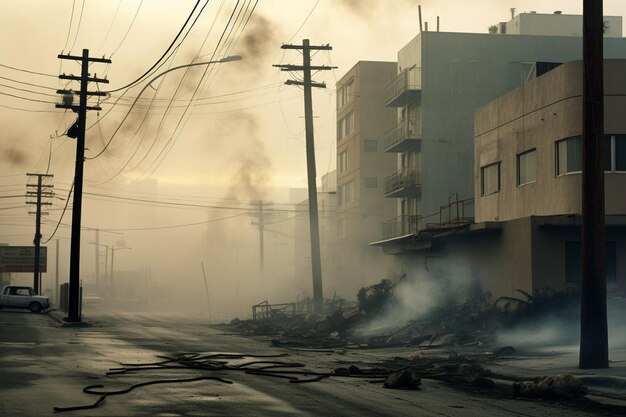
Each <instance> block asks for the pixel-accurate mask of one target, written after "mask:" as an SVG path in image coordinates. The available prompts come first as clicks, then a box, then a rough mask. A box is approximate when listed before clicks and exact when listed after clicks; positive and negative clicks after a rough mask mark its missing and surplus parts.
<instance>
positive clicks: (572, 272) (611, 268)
mask: <svg viewBox="0 0 626 417" xmlns="http://www.w3.org/2000/svg"><path fill="white" fill-rule="evenodd" d="M580 254H581V245H580V242H565V281H566V282H574V283H576V282H580V280H581V277H582V264H581V261H582V260H581V258H580ZM616 255H617V253H616V246H615V242H606V251H605V254H604V256H605V259H606V280H607V281H615V279H616V277H617V269H616V266H617V265H616V259H617V258H616Z"/></svg>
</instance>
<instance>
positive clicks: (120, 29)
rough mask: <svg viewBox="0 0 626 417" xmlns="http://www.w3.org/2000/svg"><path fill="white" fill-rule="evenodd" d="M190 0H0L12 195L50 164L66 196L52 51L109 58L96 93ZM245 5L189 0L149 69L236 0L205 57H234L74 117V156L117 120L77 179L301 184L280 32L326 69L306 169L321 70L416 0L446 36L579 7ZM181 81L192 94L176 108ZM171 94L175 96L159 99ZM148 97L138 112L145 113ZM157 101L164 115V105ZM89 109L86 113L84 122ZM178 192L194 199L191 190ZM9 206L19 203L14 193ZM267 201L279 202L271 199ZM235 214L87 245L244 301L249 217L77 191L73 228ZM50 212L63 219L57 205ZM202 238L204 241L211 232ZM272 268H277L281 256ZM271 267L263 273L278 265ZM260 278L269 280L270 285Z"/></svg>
mask: <svg viewBox="0 0 626 417" xmlns="http://www.w3.org/2000/svg"><path fill="white" fill-rule="evenodd" d="M196 2H197V0H178V1H173V0H143V1H141V0H121V1H120V0H106V1H104V0H100V1H95V0H84V2H83V0H54V1H52V0H45V1H44V0H19V1H17V0H2V1H1V2H0V28H1V29H0V31H1V32H2V36H0V65H1V66H0V77H2V78H0V122H1V123H2V126H3V130H2V133H1V134H0V195H11V194H15V193H18V194H19V193H23V191H24V188H25V187H24V183H25V175H24V174H25V173H26V172H27V171H30V172H46V171H49V172H50V173H53V174H54V175H55V178H54V182H55V186H56V190H57V193H58V195H59V196H63V197H64V196H66V195H67V189H68V188H69V185H70V183H71V181H72V176H73V169H74V152H75V142H74V141H73V140H70V139H67V138H66V137H63V136H61V137H59V138H53V139H50V138H51V135H52V136H55V135H56V133H55V132H57V133H58V134H59V135H61V134H62V133H63V132H64V131H65V130H66V128H67V127H68V126H69V125H70V124H71V123H72V121H73V120H74V115H73V114H72V113H70V112H63V111H62V110H57V109H55V108H54V102H56V101H57V100H58V97H56V94H55V89H57V88H61V87H65V85H66V83H61V82H60V81H59V80H58V79H57V78H56V75H57V74H59V72H65V73H74V74H78V73H79V66H78V65H77V64H76V63H74V62H63V63H61V62H60V60H59V59H57V54H58V53H59V52H61V51H62V50H65V51H66V52H69V51H71V52H72V53H74V54H79V53H80V51H81V49H82V48H89V49H90V51H91V54H92V55H94V56H102V55H103V54H104V55H106V56H107V57H108V56H110V55H111V54H112V61H113V63H112V64H111V65H110V66H108V65H104V64H93V65H92V66H91V67H90V71H91V72H94V73H96V74H97V75H98V76H99V77H103V76H106V77H107V78H108V79H109V80H110V84H109V85H105V84H101V85H100V86H99V88H100V89H101V90H109V89H115V88H119V87H122V86H124V85H125V84H127V83H129V82H131V81H133V80H135V79H136V78H137V77H138V76H139V75H140V74H142V73H144V72H145V71H146V70H147V69H148V68H150V67H151V66H152V65H153V64H154V63H155V62H156V61H157V59H158V58H159V57H160V56H161V55H162V54H163V52H164V51H165V50H166V48H167V47H168V45H169V44H170V43H171V42H172V40H173V39H174V37H175V35H176V33H177V32H178V31H179V30H180V28H181V26H182V25H183V22H184V21H185V19H186V18H187V16H188V15H189V13H190V12H191V10H192V8H193V7H194V5H195V4H196ZM254 2H255V1H254V0H252V1H249V0H240V1H239V2H237V1H236V0H209V1H208V3H207V2H206V1H205V0H201V1H200V2H199V6H198V9H197V10H196V13H195V14H194V18H193V19H195V16H197V15H198V11H199V9H200V8H201V7H204V5H205V4H206V7H205V9H204V10H203V12H202V15H201V16H200V17H199V18H198V20H197V22H196V24H195V26H194V27H193V30H192V31H191V32H190V33H189V35H188V36H187V37H186V39H185V40H184V42H183V43H182V44H181V45H180V46H179V47H178V48H176V50H175V51H174V52H175V53H174V55H173V56H172V57H171V59H170V60H168V62H166V63H165V65H164V66H162V67H161V68H160V69H159V71H163V70H166V69H167V68H169V67H170V66H176V65H182V64H187V63H190V62H192V61H193V60H194V59H196V58H197V59H199V60H209V59H211V57H212V56H213V55H212V54H213V52H214V50H215V48H216V45H217V44H218V40H219V39H220V38H221V36H222V33H223V30H224V28H225V27H226V25H227V21H228V18H229V15H230V14H231V12H232V11H233V9H234V8H235V6H236V5H237V4H239V6H243V10H242V11H241V12H236V13H235V15H234V16H233V21H234V22H236V23H235V26H234V29H233V30H232V31H231V30H230V29H229V30H227V31H226V32H225V33H224V35H223V37H222V38H221V39H222V43H221V44H220V48H219V50H218V52H217V55H216V57H221V56H224V55H231V54H241V55H242V56H243V57H244V58H243V60H242V61H239V62H231V63H225V64H221V65H219V66H212V67H211V68H210V69H209V70H208V72H207V74H206V77H203V72H204V68H195V69H194V70H192V71H190V72H189V73H188V74H187V73H186V72H185V71H178V72H175V73H172V74H171V75H168V76H167V77H165V78H163V79H162V81H163V82H162V83H160V82H157V83H155V85H154V87H155V88H154V89H152V88H148V89H147V91H146V93H145V95H144V96H142V98H141V99H140V100H139V101H138V106H137V107H135V108H134V110H133V111H132V112H131V113H130V115H129V116H128V118H127V120H126V121H125V122H124V123H123V124H121V125H120V122H121V121H122V119H123V118H124V117H125V115H126V114H127V112H128V110H129V108H130V106H129V105H130V103H131V102H132V98H133V97H136V96H137V94H138V93H139V91H140V90H141V88H142V87H141V86H139V87H135V88H132V89H130V90H129V91H128V92H127V93H126V97H123V98H120V99H119V102H118V104H117V105H115V106H114V107H113V108H112V107H111V105H112V103H114V102H116V100H117V99H118V98H119V94H120V92H117V93H114V94H113V96H112V97H111V98H109V99H108V100H107V101H105V102H104V103H103V104H102V107H103V108H104V110H103V111H102V112H101V113H100V114H99V115H98V114H97V113H96V112H94V111H92V112H89V114H88V123H87V125H88V126H91V125H93V127H92V128H90V129H89V130H88V132H87V151H86V155H87V157H88V158H89V157H93V156H94V155H96V154H98V153H99V152H100V151H101V150H102V147H103V145H104V144H105V143H107V142H108V141H110V140H111V138H112V135H113V134H114V132H115V130H116V129H117V128H118V127H119V131H118V132H117V134H116V135H115V138H114V139H113V140H112V141H111V145H110V147H109V148H108V149H107V151H106V152H104V153H103V154H102V155H100V156H99V157H97V158H95V159H93V160H87V161H86V163H85V181H86V182H85V186H86V187H85V190H86V191H88V192H99V193H105V194H106V193H108V194H111V193H114V194H118V195H121V194H123V195H127V196H134V197H137V196H141V195H143V196H144V197H145V196H146V195H149V194H146V193H152V192H153V191H154V181H152V182H151V181H147V182H146V181H138V180H144V179H148V180H150V179H156V180H158V184H159V186H158V190H159V199H168V200H174V199H176V200H177V201H185V202H187V203H189V202H193V201H196V202H198V203H202V204H209V203H210V204H218V205H224V204H239V206H242V205H245V204H247V202H249V201H251V200H255V199H261V198H263V199H274V200H275V201H277V202H278V203H280V202H286V200H287V197H286V193H282V194H280V193H277V192H276V191H281V190H285V189H286V188H288V187H305V186H306V159H305V146H304V145H305V142H304V120H303V118H302V114H303V104H302V103H303V101H302V91H301V90H300V89H299V88H297V87H293V86H285V85H284V81H285V80H287V79H288V78H290V75H289V74H286V73H281V72H280V71H278V70H277V69H276V68H273V67H272V66H271V65H272V64H278V63H295V64H299V63H301V55H300V54H299V53H297V52H295V51H288V52H284V51H283V50H281V48H280V46H281V44H282V43H289V42H291V43H301V41H302V38H309V39H310V40H311V42H312V43H314V44H326V43H329V44H330V45H332V47H333V50H332V51H330V52H319V53H317V54H315V56H314V60H313V61H314V64H315V65H324V64H326V65H334V66H338V67H339V68H338V69H337V70H335V71H332V72H331V71H328V72H324V73H319V74H316V75H315V76H314V79H315V80H316V81H324V82H326V83H327V85H328V88H327V89H325V90H321V89H317V90H315V93H314V113H315V116H316V119H315V134H316V137H315V140H316V156H317V172H318V176H321V175H323V174H324V173H326V172H328V171H330V170H333V169H334V167H335V146H336V139H335V134H336V127H335V126H336V120H335V94H334V89H335V83H336V80H337V79H339V78H340V77H341V76H342V74H344V73H345V72H346V71H348V70H349V69H350V68H351V67H352V66H353V65H354V64H355V63H356V62H357V61H359V60H379V61H395V59H396V54H397V51H398V50H399V49H400V48H401V47H402V46H404V45H405V44H406V43H407V42H408V41H410V40H411V39H412V38H413V37H414V36H415V35H416V34H417V32H418V17H417V5H418V4H421V5H422V11H423V16H424V20H425V21H427V22H429V24H430V28H431V30H432V29H434V26H435V22H436V17H437V16H440V20H441V30H442V31H452V32H478V33H486V32H487V29H488V27H489V26H490V25H492V24H495V23H498V22H501V21H507V20H509V19H510V15H511V12H510V8H511V7H515V8H516V9H517V13H520V12H524V11H533V10H534V11H537V12H538V13H552V12H553V11H555V10H561V11H562V12H563V13H572V14H580V13H581V11H582V0H581V1H572V0H552V1H546V0H541V1H539V0H532V1H531V0H528V1H508V2H504V1H502V0H482V1H477V0H466V1H458V0H424V1H418V0H389V1H381V0H319V1H318V0H297V1H295V0H259V1H258V5H257V8H256V9H255V11H254V14H253V15H252V18H251V19H250V21H249V22H248V24H247V26H245V27H244V25H243V23H244V22H245V19H244V16H247V15H248V14H249V12H250V10H251V9H250V7H251V5H252V4H254ZM604 4H605V14H607V15H618V16H624V15H626V1H624V0H605V1H604ZM247 5H250V6H248V7H246V6H247ZM72 9H74V13H73V14H72ZM236 10H241V9H236ZM81 12H82V18H80V15H81ZM135 15H136V18H135V20H134V23H133V24H132V25H131V22H132V21H133V19H134V16H135ZM307 17H308V18H307ZM79 22H80V24H79ZM70 23H71V25H70ZM231 27H232V26H231ZM244 29H245V30H244ZM7 66H11V67H16V68H20V69H24V70H28V71H35V72H40V73H43V74H47V75H37V74H32V73H28V72H23V71H16V70H13V69H10V68H7ZM12 80H17V81H20V82H21V83H16V82H15V81H12ZM201 80H202V82H201V83H200V81H201ZM24 83H29V84H30V85H29V84H24ZM199 83H200V84H199ZM198 85H199V87H198ZM69 87H71V86H68V88H69ZM92 87H94V88H95V86H92ZM196 87H198V90H197V92H196V94H195V98H196V99H200V100H196V101H195V102H194V104H193V105H192V106H188V103H189V99H190V98H191V97H192V95H193V94H194V91H195V89H196ZM74 88H77V86H74ZM12 96H18V97H12ZM172 97H174V98H175V101H173V102H172V104H173V106H172V107H171V109H169V110H167V109H168V107H167V106H168V103H169V99H171V98H172ZM129 98H130V99H129ZM153 98H154V101H153V102H151V100H152V99H153ZM33 100H34V101H33ZM40 101H43V103H42V102H40ZM151 103H152V105H153V107H152V110H151V111H150V112H147V109H148V107H149V105H150V104H151ZM11 107H12V108H11ZM111 108H112V110H111V111H110V112H109V113H107V112H108V110H109V109H111ZM166 110H167V111H168V113H167V114H166V115H164V113H165V112H166ZM164 116H165V117H164ZM99 118H100V119H101V122H100V123H97V124H95V122H96V121H97V120H98V119H99ZM50 151H52V152H50ZM318 180H319V178H318ZM146 184H148V185H149V186H148V187H147V188H146ZM142 193H143V194H142ZM190 195H193V196H200V195H201V196H205V198H204V199H202V200H200V199H199V198H197V197H193V198H192V197H189V196H190ZM19 203H20V204H23V198H20V199H19ZM15 204H17V203H16V202H15V200H11V199H3V200H1V201H0V209H2V211H0V230H1V233H0V242H7V243H10V244H12V245H28V244H30V243H31V242H32V228H33V226H32V224H33V220H32V218H31V217H29V216H28V214H27V213H28V210H27V209H26V208H24V207H22V208H19V210H14V209H10V207H12V206H13V205H15ZM63 204H64V201H61V200H58V199H57V200H55V205H54V206H53V207H52V210H51V211H50V216H49V217H48V218H47V223H46V224H44V227H43V234H44V239H45V238H46V237H49V236H50V234H51V232H52V230H53V229H54V225H55V223H56V220H57V219H58V216H59V213H60V211H61V210H62V207H63ZM151 207H153V206H151ZM277 207H286V206H284V205H280V204H277ZM5 209H6V210H5ZM237 214H238V215H239V217H236V218H233V219H230V220H229V219H226V220H224V221H220V222H216V223H211V224H210V225H207V226H197V227H193V228H180V229H178V228H174V229H163V230H153V231H130V230H127V231H125V232H124V234H114V233H103V234H102V236H101V242H103V243H105V244H107V245H108V244H113V243H116V241H117V240H120V239H124V240H125V241H126V242H127V244H128V246H132V247H133V248H134V249H133V250H132V251H126V252H121V253H120V254H119V262H121V263H123V264H124V265H125V266H126V267H135V268H146V267H151V268H153V271H154V275H155V280H157V281H158V279H159V277H158V276H157V275H158V274H160V275H161V282H171V281H172V277H181V276H189V277H192V279H193V280H195V281H194V282H195V283H196V284H198V283H199V282H200V281H198V280H197V278H199V273H200V272H199V264H200V261H201V260H206V261H207V268H208V269H209V273H210V274H216V275H217V276H219V277H220V282H222V283H223V289H224V291H230V292H228V293H227V294H229V295H228V296H224V302H225V303H229V302H230V301H229V300H232V299H233V298H235V299H243V300H244V301H242V302H243V303H244V304H245V306H247V305H248V304H246V303H248V302H249V301H260V300H259V299H258V297H259V294H258V293H257V292H255V291H252V290H250V294H248V295H249V299H245V297H244V296H243V295H242V294H240V293H239V288H244V287H245V288H248V289H249V288H253V287H251V286H250V285H248V284H249V282H250V281H246V279H244V278H242V277H243V276H244V275H245V276H253V275H255V274H256V272H255V270H254V268H253V266H254V265H256V264H255V262H256V259H257V258H256V256H257V251H258V247H257V243H256V239H257V235H256V229H255V227H253V226H251V225H250V219H249V216H247V213H245V212H242V211H224V210H222V211H220V210H213V211H211V210H192V209H186V210H183V209H180V208H179V209H174V208H171V209H164V208H159V209H154V208H153V209H150V210H147V209H146V205H139V204H135V205H130V204H126V205H124V204H121V203H120V201H117V202H111V201H109V202H104V201H103V200H102V199H101V198H98V197H97V196H93V195H87V196H86V198H85V209H84V212H83V225H86V226H91V227H100V228H127V229H128V228H141V227H151V226H168V225H180V224H185V223H192V222H201V221H206V220H207V219H209V220H213V219H220V218H224V217H229V216H233V215H237ZM291 214H293V213H291ZM64 222H65V223H68V224H69V223H70V218H69V216H68V217H66V218H65V220H64ZM284 224H287V223H284ZM12 226H14V227H12ZM118 233H121V232H118ZM282 233H283V235H275V236H269V235H268V237H267V242H268V245H272V244H273V245H275V248H274V249H273V250H272V249H271V247H270V249H269V250H268V256H270V255H271V254H274V256H275V257H276V258H277V259H279V260H280V259H281V257H282V258H285V257H286V256H288V255H286V253H287V252H284V248H286V247H288V246H289V247H290V246H291V245H293V242H294V240H299V241H302V240H303V239H305V238H306V236H295V235H293V232H290V233H292V235H289V234H288V233H287V234H285V233H284V231H283V232H282ZM83 235H84V237H83V247H84V254H83V258H82V259H83V263H82V265H81V267H82V268H83V270H84V271H89V273H92V274H93V268H92V265H93V264H92V263H91V262H93V260H94V259H95V257H94V256H93V254H92V251H93V246H92V245H89V241H90V240H93V238H94V236H93V233H92V232H84V233H83ZM68 236H69V228H68V227H67V226H63V227H61V229H60V231H59V232H58V234H57V237H61V238H62V239H63V246H62V256H61V262H62V263H63V264H64V265H65V263H66V262H67V258H68V256H67V255H68V254H67V245H68ZM215 236H218V237H219V239H212V237H215ZM280 239H282V240H280ZM207 242H208V243H207ZM281 248H282V249H281ZM291 256H293V255H291ZM244 260H247V261H248V263H249V264H250V265H248V266H249V268H248V269H247V271H248V272H247V275H246V273H245V272H242V263H243V261H244ZM282 260H283V261H284V259H282ZM218 261H220V262H221V263H220V262H218ZM64 262H65V263H64ZM159 262H160V263H159ZM270 264H271V262H270ZM90 268H91V269H90ZM275 268H276V271H279V270H280V263H276V265H275ZM268 269H271V265H270V266H268ZM62 273H63V270H62ZM273 277H274V278H275V279H277V280H278V278H276V277H277V275H276V276H273ZM266 279H269V278H266ZM285 279H287V278H285ZM233 282H234V284H233ZM255 282H256V283H257V284H258V282H259V281H258V280H256V281H255ZM276 285H278V281H277V284H276ZM298 285H299V284H298ZM265 288H266V291H269V290H267V288H270V287H267V286H265ZM303 289H305V288H303V287H302V286H297V287H296V288H294V289H293V291H294V293H296V294H297V293H298V292H299V291H301V290H303ZM329 290H330V291H332V287H330V288H329ZM242 291H243V290H242ZM229 297H230V298H229ZM201 301H202V300H201ZM246 308H247V307H246ZM246 311H247V310H246Z"/></svg>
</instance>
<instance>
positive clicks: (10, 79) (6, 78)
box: [0, 76, 57, 91]
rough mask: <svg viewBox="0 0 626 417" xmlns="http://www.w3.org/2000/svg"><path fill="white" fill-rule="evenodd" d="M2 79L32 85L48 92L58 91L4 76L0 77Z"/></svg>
mask: <svg viewBox="0 0 626 417" xmlns="http://www.w3.org/2000/svg"><path fill="white" fill-rule="evenodd" d="M0 79H2V80H7V81H13V82H14V83H19V84H24V85H30V86H32V87H39V88H45V89H46V90H54V91H56V90H57V89H56V88H53V87H48V86H46V85H41V84H35V83H27V82H26V81H19V80H16V79H13V78H9V77H2V76H0Z"/></svg>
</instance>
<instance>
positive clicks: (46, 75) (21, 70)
mask: <svg viewBox="0 0 626 417" xmlns="http://www.w3.org/2000/svg"><path fill="white" fill-rule="evenodd" d="M0 67H4V68H9V69H12V70H15V71H20V72H26V73H28V74H35V75H43V76H44V77H53V78H56V77H57V76H56V75H53V74H46V73H44V72H37V71H30V70H27V69H23V68H17V67H12V66H10V65H5V64H0Z"/></svg>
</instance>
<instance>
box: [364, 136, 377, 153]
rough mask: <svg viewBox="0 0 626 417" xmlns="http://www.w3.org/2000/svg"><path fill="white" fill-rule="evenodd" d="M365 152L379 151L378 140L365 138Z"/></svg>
mask: <svg viewBox="0 0 626 417" xmlns="http://www.w3.org/2000/svg"><path fill="white" fill-rule="evenodd" d="M363 151H364V152H378V141H377V140H376V139H365V140H363Z"/></svg>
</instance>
